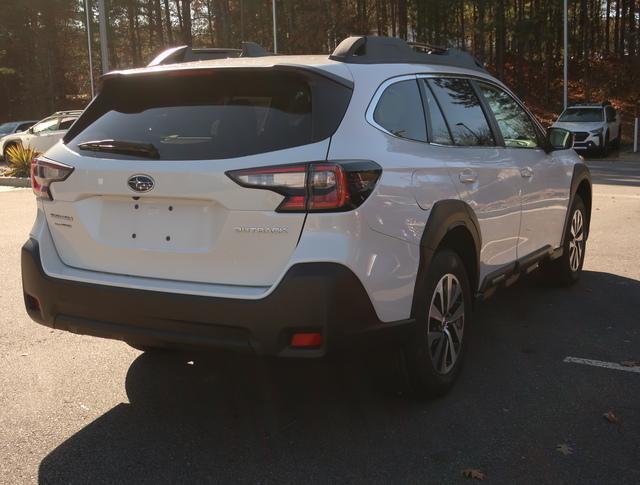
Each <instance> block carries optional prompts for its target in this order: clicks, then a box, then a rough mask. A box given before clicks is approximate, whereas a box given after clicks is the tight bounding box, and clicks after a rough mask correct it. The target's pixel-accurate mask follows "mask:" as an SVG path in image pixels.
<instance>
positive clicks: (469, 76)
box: [416, 73, 546, 134]
mask: <svg viewBox="0 0 640 485" xmlns="http://www.w3.org/2000/svg"><path fill="white" fill-rule="evenodd" d="M434 77H435V78H443V77H445V78H464V79H470V80H473V81H480V82H483V83H487V84H491V85H493V86H495V87H497V88H499V89H502V90H503V91H504V92H505V93H507V94H508V95H509V96H510V97H511V98H512V99H513V100H514V101H515V102H516V103H517V104H518V105H519V106H520V107H521V108H522V109H523V110H524V112H525V113H527V115H528V116H529V118H531V120H532V121H533V123H534V124H535V125H536V126H537V127H538V129H539V130H540V132H541V133H540V134H544V133H545V132H546V130H545V129H544V128H543V126H542V125H541V124H540V122H539V121H538V119H537V118H536V117H535V116H533V114H532V113H531V111H529V109H528V108H527V107H526V106H525V105H524V103H523V102H522V101H520V99H518V97H517V96H516V95H515V94H514V93H513V91H511V90H510V89H509V88H508V87H507V86H505V85H504V84H502V83H501V82H496V81H495V80H493V79H491V78H486V77H482V76H474V75H472V74H453V73H447V74H437V73H428V74H416V78H417V79H423V78H434Z"/></svg>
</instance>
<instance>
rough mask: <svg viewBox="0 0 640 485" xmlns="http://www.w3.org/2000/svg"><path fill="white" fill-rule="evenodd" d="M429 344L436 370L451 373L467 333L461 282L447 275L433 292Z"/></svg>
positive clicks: (453, 276)
mask: <svg viewBox="0 0 640 485" xmlns="http://www.w3.org/2000/svg"><path fill="white" fill-rule="evenodd" d="M428 318H429V323H428V328H427V332H428V333H427V343H428V345H429V354H430V357H431V361H432V362H433V367H434V368H435V370H436V371H437V372H438V373H440V374H446V373H448V372H449V371H450V370H451V369H452V368H453V366H454V365H455V363H456V362H457V360H458V357H459V356H460V352H461V350H462V337H463V333H464V295H463V292H462V286H461V284H460V281H459V280H458V278H456V276H455V275H453V274H451V273H447V274H445V275H444V276H443V277H442V278H440V281H438V284H437V285H436V288H435V290H434V291H433V296H432V297H431V304H430V306H429V315H428Z"/></svg>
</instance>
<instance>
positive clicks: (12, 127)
mask: <svg viewBox="0 0 640 485" xmlns="http://www.w3.org/2000/svg"><path fill="white" fill-rule="evenodd" d="M37 121H38V120H28V121H27V120H25V121H9V122H7V123H2V124H1V125H0V137H3V136H7V135H13V134H14V133H20V132H21V131H25V130H28V129H29V128H31V127H32V126H33V125H34V124H35V123H36V122H37Z"/></svg>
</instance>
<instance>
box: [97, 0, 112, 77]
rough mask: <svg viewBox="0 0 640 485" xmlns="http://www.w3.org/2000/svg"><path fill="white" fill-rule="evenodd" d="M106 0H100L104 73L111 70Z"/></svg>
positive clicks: (101, 53)
mask: <svg viewBox="0 0 640 485" xmlns="http://www.w3.org/2000/svg"><path fill="white" fill-rule="evenodd" d="M104 2H105V0H98V8H99V11H100V55H101V57H102V74H106V73H108V72H109V49H108V48H107V9H106V8H105V6H104Z"/></svg>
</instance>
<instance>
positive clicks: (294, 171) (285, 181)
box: [227, 161, 382, 212]
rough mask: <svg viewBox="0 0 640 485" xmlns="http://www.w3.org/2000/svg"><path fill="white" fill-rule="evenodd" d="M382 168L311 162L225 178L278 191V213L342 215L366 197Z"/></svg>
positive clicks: (237, 172)
mask: <svg viewBox="0 0 640 485" xmlns="http://www.w3.org/2000/svg"><path fill="white" fill-rule="evenodd" d="M381 173H382V169H381V168H380V166H379V165H378V164H376V163H374V162H370V161H349V162H343V161H340V162H313V163H305V164H299V165H280V166H276V167H260V168H249V169H243V170H233V171H230V172H227V175H228V176H229V177H230V178H231V179H232V180H233V181H235V182H236V183H237V184H239V185H242V186H243V187H247V188H251V189H264V190H271V191H273V192H277V193H279V194H281V195H283V196H284V199H283V200H282V202H281V203H280V205H279V206H278V208H277V209H276V211H277V212H306V211H308V212H341V211H349V210H352V209H355V208H356V207H358V206H360V205H361V204H362V203H363V202H364V201H365V200H366V199H367V197H369V195H370V194H371V192H373V189H374V188H375V185H376V182H377V181H378V179H379V178H380V174H381Z"/></svg>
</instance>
